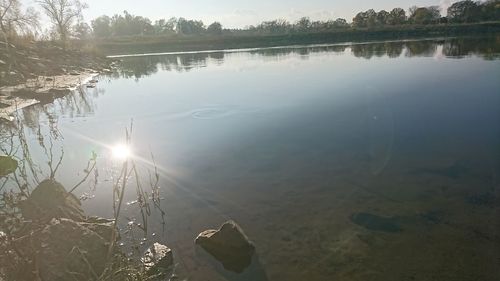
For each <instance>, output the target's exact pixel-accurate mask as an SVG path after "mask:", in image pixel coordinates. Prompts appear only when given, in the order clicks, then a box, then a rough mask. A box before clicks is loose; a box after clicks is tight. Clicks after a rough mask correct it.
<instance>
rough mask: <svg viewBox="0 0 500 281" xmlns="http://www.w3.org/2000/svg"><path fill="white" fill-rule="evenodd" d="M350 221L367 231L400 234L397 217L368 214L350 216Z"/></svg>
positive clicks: (400, 229)
mask: <svg viewBox="0 0 500 281" xmlns="http://www.w3.org/2000/svg"><path fill="white" fill-rule="evenodd" d="M351 221H352V222H353V223H355V224H357V225H359V226H362V227H364V228H366V229H368V230H373V231H382V232H391V233H394V232H400V231H402V230H403V229H402V228H401V226H400V225H399V218H398V217H381V216H378V215H374V214H370V213H357V214H354V215H352V216H351Z"/></svg>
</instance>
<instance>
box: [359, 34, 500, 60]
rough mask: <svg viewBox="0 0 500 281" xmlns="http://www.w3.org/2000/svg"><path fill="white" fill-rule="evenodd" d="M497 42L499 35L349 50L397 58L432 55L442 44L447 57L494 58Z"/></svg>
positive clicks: (362, 55) (498, 48)
mask: <svg viewBox="0 0 500 281" xmlns="http://www.w3.org/2000/svg"><path fill="white" fill-rule="evenodd" d="M499 43H500V37H492V38H473V39H472V38H460V39H459V38H453V39H446V40H427V41H408V42H384V43H367V44H354V45H352V46H351V50H352V54H353V55H354V56H355V57H358V58H365V59H371V58H373V57H382V56H387V57H389V58H397V57H400V56H401V55H403V54H404V55H405V56H407V57H432V56H434V55H436V54H437V53H438V52H439V48H438V47H439V46H443V48H442V53H443V55H445V56H447V57H456V58H461V57H465V56H471V55H476V56H479V57H483V58H484V59H495V58H498V57H499V55H498V54H499V53H500V44H499Z"/></svg>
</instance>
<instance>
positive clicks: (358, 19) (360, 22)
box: [352, 12, 367, 27]
mask: <svg viewBox="0 0 500 281" xmlns="http://www.w3.org/2000/svg"><path fill="white" fill-rule="evenodd" d="M366 22H367V20H366V13H365V12H359V13H357V14H356V16H355V17H354V18H353V19H352V25H353V26H354V27H366Z"/></svg>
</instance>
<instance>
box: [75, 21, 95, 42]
mask: <svg viewBox="0 0 500 281" xmlns="http://www.w3.org/2000/svg"><path fill="white" fill-rule="evenodd" d="M72 29H73V30H72V35H73V36H74V37H75V38H78V39H80V40H86V39H89V38H90V35H91V34H92V28H90V26H89V25H88V24H87V23H86V22H80V23H77V24H75V25H74V26H73V28H72Z"/></svg>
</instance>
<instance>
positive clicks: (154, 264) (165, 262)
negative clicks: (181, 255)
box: [141, 243, 174, 275]
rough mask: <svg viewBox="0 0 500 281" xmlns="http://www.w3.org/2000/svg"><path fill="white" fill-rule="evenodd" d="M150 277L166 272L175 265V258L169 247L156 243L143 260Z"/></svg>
mask: <svg viewBox="0 0 500 281" xmlns="http://www.w3.org/2000/svg"><path fill="white" fill-rule="evenodd" d="M141 261H142V263H143V264H144V266H145V267H146V269H147V271H148V274H149V275H155V274H158V273H162V272H165V271H166V270H168V269H169V268H170V267H171V266H172V265H173V264H174V256H173V254H172V250H170V248H169V247H167V246H165V245H162V244H160V243H154V244H153V246H151V247H150V248H149V249H148V250H147V251H146V253H145V254H144V256H143V258H142V259H141Z"/></svg>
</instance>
